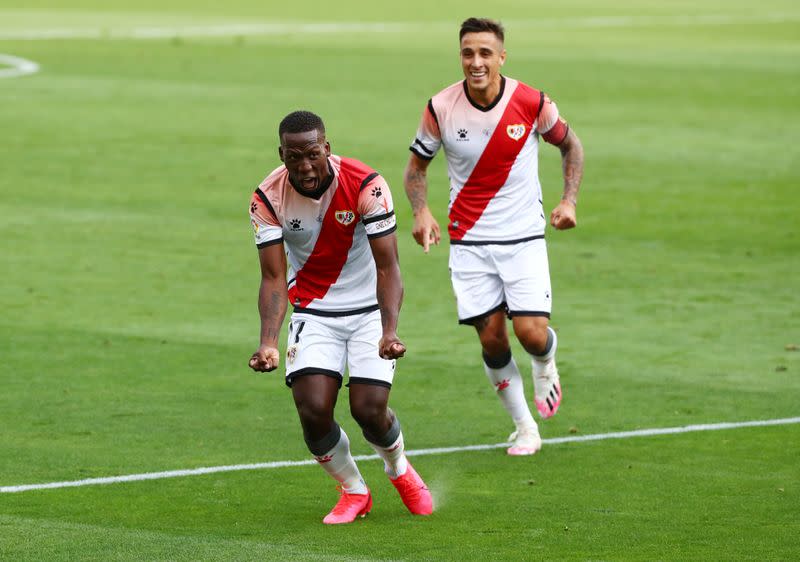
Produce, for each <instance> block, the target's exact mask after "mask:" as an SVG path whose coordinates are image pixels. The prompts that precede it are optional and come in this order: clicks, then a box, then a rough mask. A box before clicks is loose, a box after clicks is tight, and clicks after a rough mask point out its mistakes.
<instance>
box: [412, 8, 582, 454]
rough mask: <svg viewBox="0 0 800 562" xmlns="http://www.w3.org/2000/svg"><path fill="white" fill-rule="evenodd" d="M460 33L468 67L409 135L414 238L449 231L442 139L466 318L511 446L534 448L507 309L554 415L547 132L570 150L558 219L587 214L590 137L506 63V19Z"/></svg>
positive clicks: (557, 391)
mask: <svg viewBox="0 0 800 562" xmlns="http://www.w3.org/2000/svg"><path fill="white" fill-rule="evenodd" d="M459 38H460V44H461V51H460V52H461V67H462V70H463V71H464V77H465V79H464V80H462V81H460V82H457V83H455V84H453V85H452V86H449V87H447V88H445V89H444V90H442V91H441V92H439V93H438V94H436V95H435V96H433V97H432V98H431V99H430V100H428V103H427V106H426V107H425V109H424V110H423V112H422V121H421V123H420V125H419V129H418V131H417V136H416V138H415V139H414V142H413V143H412V144H411V147H410V149H411V152H412V154H411V158H410V160H409V162H408V166H407V167H406V171H405V177H404V182H405V189H406V193H407V195H408V198H409V200H410V201H411V207H412V210H413V212H414V230H413V235H414V239H415V240H416V241H417V243H419V244H420V245H421V246H422V247H423V248H424V250H425V252H426V253H427V252H428V249H429V247H430V245H431V243H433V244H438V242H439V240H440V237H441V234H440V230H439V224H438V223H437V222H436V219H434V217H433V215H432V214H431V211H430V209H429V208H428V204H427V191H428V182H427V177H426V171H427V168H428V164H429V163H430V161H431V159H433V157H434V156H435V155H436V153H437V152H438V150H439V148H440V147H442V146H443V147H444V150H445V155H446V157H447V168H448V175H449V177H450V204H449V219H450V222H449V225H448V228H447V230H448V234H449V236H450V272H451V280H452V283H453V289H454V291H455V294H456V301H457V308H458V319H459V323H461V324H471V325H473V326H475V328H476V330H477V332H478V338H479V339H480V342H481V346H482V348H483V361H484V367H485V371H486V375H487V377H488V378H489V381H490V382H491V383H492V385H493V386H494V387H495V389H496V391H497V396H498V397H499V398H500V401H501V402H502V403H503V406H504V407H505V409H506V410H507V411H508V413H509V414H510V415H511V418H512V419H513V420H514V424H515V425H516V431H514V433H512V434H511V437H510V438H509V439H510V441H512V444H511V447H509V449H508V454H509V455H531V454H534V453H535V452H536V451H538V450H539V449H540V448H541V446H542V440H541V437H540V436H539V429H538V427H537V425H536V422H535V421H534V419H533V416H532V415H531V412H530V409H529V408H528V404H527V402H526V400H525V395H524V392H523V384H522V378H521V377H520V373H519V370H518V369H517V365H516V364H515V362H514V359H513V358H512V356H511V350H510V347H509V341H508V333H507V330H506V320H505V318H506V315H508V316H509V317H510V318H511V320H512V323H513V328H514V333H515V334H516V336H517V339H519V341H520V343H521V344H522V346H523V347H524V348H525V350H526V351H527V352H528V353H529V354H530V355H531V363H532V369H533V385H534V402H535V404H536V408H537V409H538V411H539V414H540V415H541V416H542V417H543V418H548V417H550V416H553V415H554V414H555V413H556V411H557V410H558V407H559V405H560V404H561V383H560V382H559V377H558V371H557V370H556V363H555V353H556V333H555V332H554V331H553V329H552V328H550V326H549V318H550V311H551V298H552V297H551V292H550V271H549V266H548V261H547V249H546V246H545V241H544V230H545V223H546V219H545V215H544V211H543V209H542V190H541V186H540V185H539V177H538V149H539V137H541V138H542V139H544V140H545V141H546V142H548V143H550V144H553V145H555V146H557V147H558V148H559V149H560V150H561V156H562V164H563V175H564V193H563V195H562V197H561V201H560V202H559V204H558V205H557V206H556V207H555V209H554V210H553V212H552V213H551V214H550V224H551V225H552V226H554V227H555V228H557V229H568V228H572V227H574V226H575V224H576V217H575V206H576V203H577V196H578V188H579V185H580V181H581V177H582V175H583V148H582V146H581V143H580V141H579V140H578V137H577V136H576V135H575V133H574V132H573V131H572V130H571V129H570V128H569V126H567V124H566V123H565V122H564V120H563V119H561V118H560V117H559V114H558V109H557V108H556V105H555V103H553V102H552V101H551V100H550V98H548V97H547V96H546V95H545V94H544V92H541V91H539V90H536V89H534V88H532V87H530V86H528V85H527V84H524V83H522V82H519V81H517V80H514V79H512V78H509V77H506V76H503V75H502V74H501V73H500V69H501V67H502V66H503V64H504V63H505V60H506V51H505V48H504V47H503V42H504V30H503V27H502V26H501V25H500V24H499V23H498V22H495V21H493V20H488V19H477V18H470V19H468V20H466V21H464V23H463V24H462V25H461V30H460V33H459Z"/></svg>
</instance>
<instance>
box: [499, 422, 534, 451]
mask: <svg viewBox="0 0 800 562" xmlns="http://www.w3.org/2000/svg"><path fill="white" fill-rule="evenodd" d="M508 440H509V442H511V446H510V447H509V448H508V449H506V453H508V454H509V455H513V456H522V455H532V454H534V453H536V451H538V450H539V449H541V448H542V438H541V437H540V436H539V428H538V427H536V426H535V425H533V426H530V427H524V428H522V429H518V430H517V431H515V432H514V433H512V434H511V435H509V436H508Z"/></svg>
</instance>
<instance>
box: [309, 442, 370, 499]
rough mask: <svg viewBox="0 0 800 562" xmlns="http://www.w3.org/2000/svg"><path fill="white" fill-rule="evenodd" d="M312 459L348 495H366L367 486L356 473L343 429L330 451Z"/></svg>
mask: <svg viewBox="0 0 800 562" xmlns="http://www.w3.org/2000/svg"><path fill="white" fill-rule="evenodd" d="M314 458H315V459H316V461H317V462H318V463H319V465H320V466H321V467H322V468H323V469H324V470H325V472H327V473H328V474H330V475H331V476H333V478H334V479H336V481H337V482H339V483H340V484H341V485H342V489H343V490H344V491H345V492H347V493H348V494H366V493H367V485H366V483H365V482H364V479H363V478H362V477H361V473H360V472H359V471H358V467H357V466H356V461H355V460H353V455H351V454H350V440H349V439H348V438H347V434H346V433H345V432H344V429H342V430H341V435H340V436H339V441H337V443H336V445H334V446H333V448H332V449H331V450H330V451H327V452H326V453H325V454H323V455H315V456H314Z"/></svg>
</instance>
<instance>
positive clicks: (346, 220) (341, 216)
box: [334, 211, 356, 226]
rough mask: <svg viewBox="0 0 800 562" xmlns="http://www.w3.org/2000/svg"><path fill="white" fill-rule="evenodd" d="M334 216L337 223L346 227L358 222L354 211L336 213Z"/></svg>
mask: <svg viewBox="0 0 800 562" xmlns="http://www.w3.org/2000/svg"><path fill="white" fill-rule="evenodd" d="M334 216H335V217H336V221H337V222H340V223H341V224H343V225H345V226H347V225H348V224H350V223H351V222H353V221H354V220H356V214H355V213H354V212H353V211H336V214H335V215H334Z"/></svg>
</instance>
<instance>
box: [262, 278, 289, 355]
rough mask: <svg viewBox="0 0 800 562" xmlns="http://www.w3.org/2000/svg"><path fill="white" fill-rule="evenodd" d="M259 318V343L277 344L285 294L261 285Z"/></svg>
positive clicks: (284, 310) (284, 312)
mask: <svg viewBox="0 0 800 562" xmlns="http://www.w3.org/2000/svg"><path fill="white" fill-rule="evenodd" d="M258 312H259V315H260V316H261V342H262V343H268V342H277V341H278V339H279V338H280V333H281V325H282V324H283V317H284V316H285V315H286V294H285V293H284V292H282V291H280V290H276V289H275V288H272V287H268V286H265V285H264V284H262V286H261V290H260V291H259V298H258Z"/></svg>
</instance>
